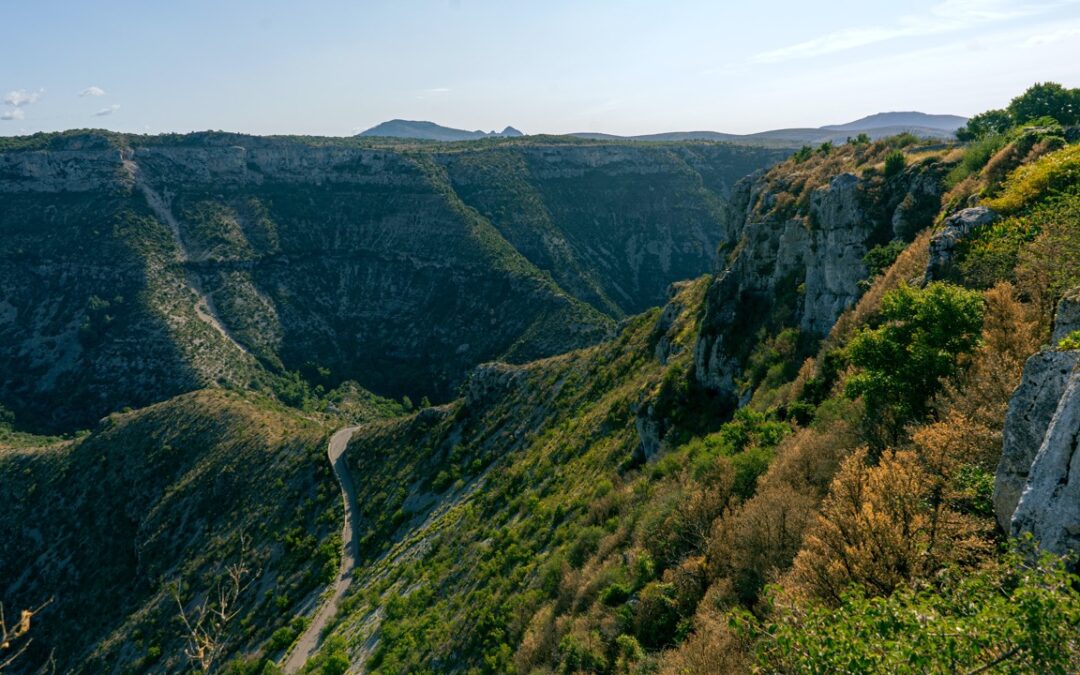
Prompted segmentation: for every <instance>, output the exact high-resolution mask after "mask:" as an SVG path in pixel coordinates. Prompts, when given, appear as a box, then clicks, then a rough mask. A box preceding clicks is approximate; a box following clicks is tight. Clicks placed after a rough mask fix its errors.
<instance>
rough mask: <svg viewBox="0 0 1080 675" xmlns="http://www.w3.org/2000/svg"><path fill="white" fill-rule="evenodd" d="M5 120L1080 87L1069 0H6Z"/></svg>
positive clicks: (270, 122)
mask: <svg viewBox="0 0 1080 675" xmlns="http://www.w3.org/2000/svg"><path fill="white" fill-rule="evenodd" d="M0 26H4V28H5V30H4V35H5V37H4V42H5V47H6V49H5V50H4V54H3V56H0V96H3V99H4V100H3V102H0V118H2V119H0V134H2V135H12V134H20V133H32V132H35V131H42V130H56V129H67V128H74V127H104V128H109V129H115V130H120V131H132V132H150V133H158V132H164V131H192V130H201V129H224V130H229V131H242V132H249V133H258V134H272V133H304V134H325V135H349V134H352V133H355V132H356V131H359V130H361V129H364V128H367V127H369V126H373V125H374V124H376V123H378V122H380V121H383V120H387V119H392V118H395V117H400V118H405V119H428V120H432V121H436V122H439V123H440V124H445V125H448V126H455V127H464V128H469V129H476V128H482V129H501V128H502V127H504V126H506V125H508V124H512V125H514V126H516V127H518V128H520V129H522V130H523V131H526V132H527V133H540V132H548V133H566V132H573V131H606V132H611V133H620V134H634V133H650V132H659V131H672V130H698V129H711V130H716V131H727V132H736V133H746V132H752V131H760V130H764V129H772V128H780V127H790V126H819V125H823V124H830V123H840V122H845V121H849V120H851V119H855V118H858V117H861V116H863V115H866V114H870V113H874V112H879V111H887V110H922V111H925V112H932V113H955V114H962V115H969V114H973V113H976V112H980V111H982V110H985V109H987V108H991V107H1000V106H1002V105H1004V104H1006V103H1007V102H1008V100H1009V98H1011V97H1012V96H1014V95H1015V94H1017V93H1019V92H1020V91H1022V90H1023V89H1024V88H1025V87H1027V86H1028V85H1030V84H1031V83H1033V82H1035V81H1043V80H1054V81H1058V82H1061V83H1063V84H1065V85H1067V86H1073V87H1075V86H1080V0H1031V1H1027V0H1025V1H1007V0H982V1H980V0H927V1H914V2H890V3H885V2H873V1H867V0H861V1H859V2H854V1H852V2H848V1H839V2H816V3H808V2H799V1H796V0H783V1H781V0H756V1H755V2H738V3H736V2H720V1H714V2H706V1H689V0H686V1H680V0H665V1H662V2H661V1H656V2H638V1H635V0H621V1H600V0H597V1H593V2H587V1H581V2H569V1H563V0H546V1H544V2H540V1H537V2H513V1H511V0H501V1H496V0H392V1H390V0H387V1H382V0H358V1H353V2H345V1H343V0H342V1H332V0H322V1H320V0H309V1H307V2H299V1H291V2H285V1H281V0H216V1H214V2H211V1H204V0H184V1H183V2H165V1H163V0H162V1H157V0H153V1H152V0H143V1H139V2H136V1H111V2H109V1H97V2H92V1H87V2H72V1H71V0H64V1H57V0H0Z"/></svg>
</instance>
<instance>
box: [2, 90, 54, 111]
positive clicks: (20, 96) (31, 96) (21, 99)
mask: <svg viewBox="0 0 1080 675" xmlns="http://www.w3.org/2000/svg"><path fill="white" fill-rule="evenodd" d="M44 93H45V90H44V89H38V90H37V91H28V90H26V89H16V90H14V91H9V92H8V93H7V96H4V103H7V104H8V105H13V106H15V107H16V108H20V107H22V106H24V105H30V104H32V103H37V102H38V99H39V98H41V95H42V94H44Z"/></svg>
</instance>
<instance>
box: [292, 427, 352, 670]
mask: <svg viewBox="0 0 1080 675" xmlns="http://www.w3.org/2000/svg"><path fill="white" fill-rule="evenodd" d="M357 428H358V427H347V428H345V429H342V430H340V431H338V432H337V433H335V434H334V435H333V436H331V437H330V445H329V446H328V447H327V448H326V454H327V456H328V457H329V458H330V466H331V467H333V469H334V475H335V476H336V477H337V480H338V483H340V484H341V500H342V502H343V503H344V506H345V526H344V527H343V528H342V531H341V542H342V547H343V550H342V552H341V569H339V570H338V576H337V579H336V580H335V581H334V594H333V595H332V596H331V597H330V599H329V600H327V601H326V602H325V603H323V606H322V607H320V608H319V611H318V612H316V613H315V618H314V619H312V621H311V625H309V626H308V628H307V630H305V631H304V634H303V635H301V636H300V638H299V639H298V640H297V641H296V646H295V647H294V648H293V650H292V651H291V652H289V655H288V658H286V660H285V672H286V673H295V672H297V671H298V670H300V669H301V668H302V667H303V666H304V663H306V662H307V660H308V659H309V658H311V657H312V655H314V654H315V651H316V650H317V649H318V648H319V644H320V642H321V640H320V635H321V634H322V631H323V628H325V627H326V624H327V622H329V621H330V619H331V618H332V617H333V616H334V613H335V612H337V608H338V603H339V602H341V598H342V597H343V596H344V595H345V591H346V590H347V589H348V588H349V584H350V583H351V582H352V574H353V568H355V567H356V560H357V558H358V557H359V554H360V550H359V542H357V540H356V531H355V530H354V529H353V519H354V518H355V517H356V490H355V489H354V488H353V483H352V476H351V475H350V474H349V467H348V466H346V464H345V447H346V446H347V445H348V444H349V439H350V438H351V437H352V434H353V432H354V431H356V430H357Z"/></svg>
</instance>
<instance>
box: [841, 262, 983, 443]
mask: <svg viewBox="0 0 1080 675" xmlns="http://www.w3.org/2000/svg"><path fill="white" fill-rule="evenodd" d="M982 310H983V301H982V297H981V296H980V295H979V294H978V293H976V292H974V291H969V290H966V289H963V288H961V287H959V286H955V285H953V284H946V283H942V282H935V283H932V284H930V285H928V286H927V287H926V288H923V289H920V288H916V287H913V286H908V285H906V284H905V285H902V286H900V287H899V288H897V289H896V290H894V291H890V292H889V293H886V294H885V296H884V297H883V298H882V301H881V312H880V314H879V316H878V318H877V321H876V323H877V325H876V326H875V327H870V328H863V329H862V330H861V331H860V332H859V333H857V334H856V335H855V337H854V338H852V340H851V342H850V343H849V344H848V347H847V356H848V359H849V361H850V363H851V364H852V365H854V366H855V367H856V368H858V369H859V370H858V372H857V373H855V374H854V375H852V376H851V378H849V379H848V382H847V385H846V390H845V391H846V394H847V395H848V396H849V397H850V398H857V397H859V396H862V397H863V399H864V401H865V402H866V408H867V415H866V419H867V420H868V423H869V426H870V429H871V432H872V433H871V440H873V441H875V443H876V444H877V445H878V448H879V449H880V447H883V446H884V444H885V443H887V442H889V441H891V440H894V439H895V438H896V436H897V433H898V431H899V430H900V429H901V428H902V427H903V426H904V425H905V424H906V423H907V422H909V421H912V420H918V419H922V418H923V417H925V415H926V412H927V409H928V405H929V400H930V398H931V397H932V396H933V395H934V394H936V393H937V392H938V390H939V389H940V387H941V381H942V379H943V378H945V377H948V376H949V375H952V374H953V372H954V371H955V370H956V367H957V360H958V357H959V356H960V355H961V354H966V353H968V352H971V351H972V350H973V349H974V348H975V346H976V344H977V343H978V339H979V331H980V329H981V327H982Z"/></svg>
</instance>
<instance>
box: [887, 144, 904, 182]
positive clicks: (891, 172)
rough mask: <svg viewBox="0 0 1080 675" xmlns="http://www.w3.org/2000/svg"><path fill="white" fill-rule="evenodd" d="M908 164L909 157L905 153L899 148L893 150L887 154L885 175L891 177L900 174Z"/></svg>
mask: <svg viewBox="0 0 1080 675" xmlns="http://www.w3.org/2000/svg"><path fill="white" fill-rule="evenodd" d="M905 166H907V158H905V157H904V153H903V152H901V151H899V150H893V151H892V152H890V153H889V154H887V155H885V169H884V173H885V177H886V178H891V177H892V176H895V175H897V174H899V173H900V172H901V171H903V170H904V167H905Z"/></svg>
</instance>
